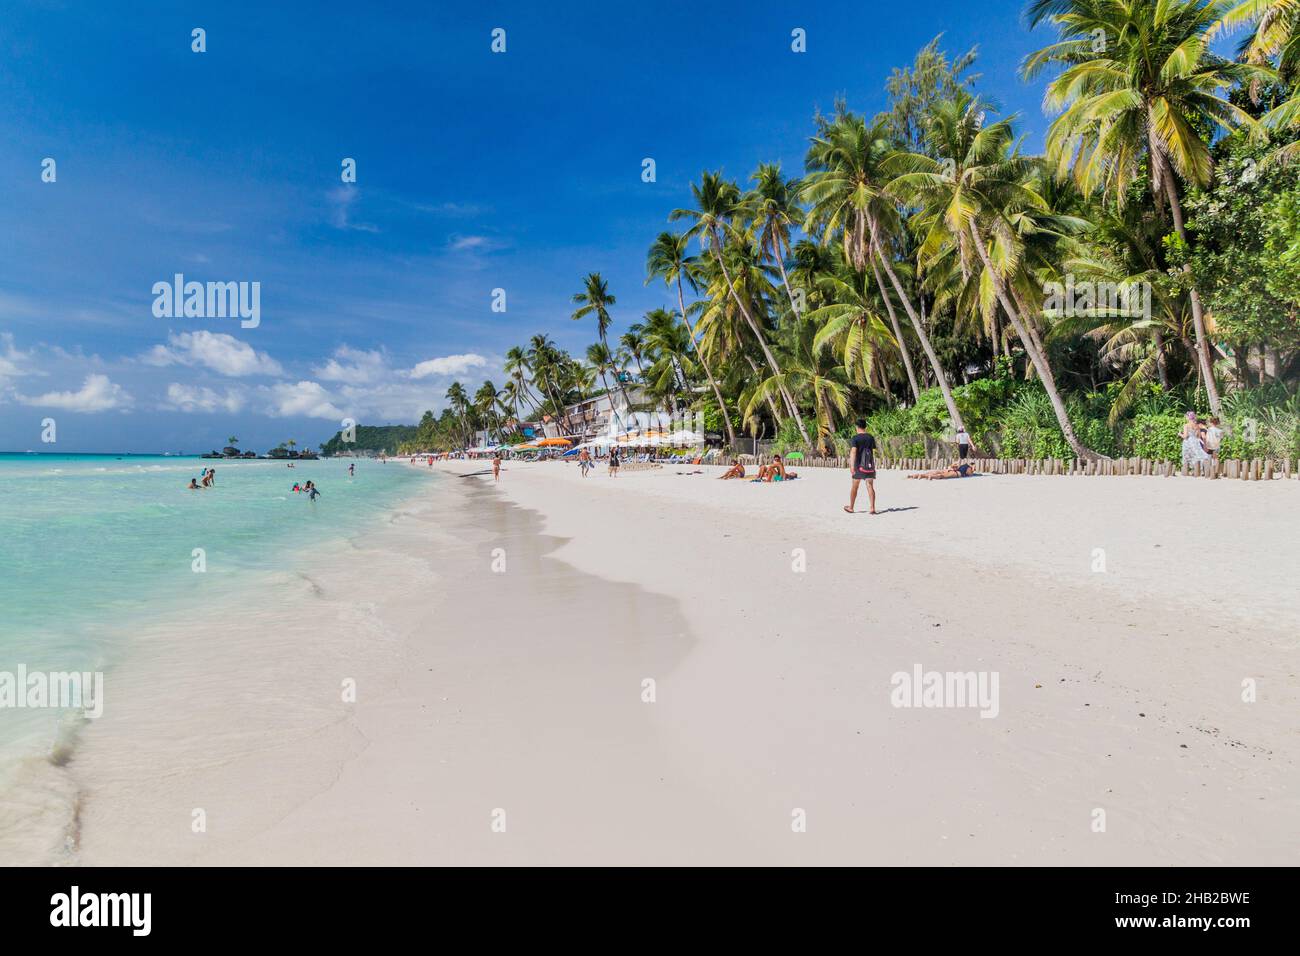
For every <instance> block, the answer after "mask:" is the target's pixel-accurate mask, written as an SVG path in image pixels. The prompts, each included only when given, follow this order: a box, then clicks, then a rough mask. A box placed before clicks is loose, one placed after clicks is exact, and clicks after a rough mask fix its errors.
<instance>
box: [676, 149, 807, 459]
mask: <svg viewBox="0 0 1300 956" xmlns="http://www.w3.org/2000/svg"><path fill="white" fill-rule="evenodd" d="M691 194H692V196H693V197H694V199H695V208H694V209H674V210H673V212H672V215H671V216H670V217H669V218H670V219H672V220H673V221H676V220H678V219H692V220H694V222H693V224H692V225H691V228H690V229H688V230H687V232H686V234H687V235H688V236H695V235H698V236H699V237H700V242H701V244H702V245H704V246H705V248H707V249H708V250H709V251H710V252H712V253H713V256H714V259H715V261H716V262H717V265H718V268H719V269H720V270H721V273H722V278H723V280H724V281H725V282H726V285H727V290H728V291H729V292H730V294H731V297H732V299H733V300H734V301H735V303H736V307H737V308H739V309H740V313H741V315H742V316H744V319H745V322H746V323H747V324H748V325H749V328H750V331H751V332H753V333H754V338H755V339H756V340H757V341H758V345H759V347H760V348H761V349H762V350H763V357H764V358H765V359H766V360H767V366H768V368H769V369H771V370H772V372H773V374H774V376H775V379H774V380H775V381H776V382H777V384H778V388H779V391H780V395H781V399H782V401H784V403H785V406H786V409H787V410H788V411H789V413H790V416H791V417H792V418H793V419H794V420H795V423H796V424H797V425H798V426H799V434H800V436H801V437H802V438H803V440H804V441H805V442H806V443H807V444H808V445H809V446H810V447H811V445H812V439H811V438H809V437H808V429H807V428H805V427H804V423H803V419H802V418H801V417H800V415H799V406H798V405H797V404H796V403H795V400H794V397H793V396H792V395H791V394H790V393H789V391H788V390H787V389H786V386H785V384H784V381H785V380H784V379H783V378H782V376H781V366H780V363H778V362H777V360H776V356H775V355H773V354H772V348H771V346H770V345H769V343H768V341H767V334H766V333H765V332H764V330H763V328H762V326H760V325H759V323H758V321H757V320H756V319H755V318H754V316H753V314H752V313H751V312H750V310H749V308H748V307H747V306H746V305H745V303H744V301H743V300H742V299H741V297H740V294H739V293H737V292H736V286H735V283H734V282H733V281H732V278H731V273H730V272H729V271H728V269H727V264H726V263H725V262H724V261H723V252H724V251H725V250H724V246H725V245H726V244H725V242H724V235H725V236H730V237H732V238H735V236H736V231H735V229H734V227H733V225H732V218H733V217H734V216H735V214H736V212H737V211H738V207H739V206H740V190H739V189H738V188H737V187H736V184H735V183H732V182H729V181H727V180H725V179H723V178H722V174H721V173H711V172H708V171H707V170H706V171H705V172H704V173H703V175H702V176H701V179H700V182H699V184H698V185H697V184H695V183H692V184H691ZM683 314H685V310H683Z"/></svg>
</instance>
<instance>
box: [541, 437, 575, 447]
mask: <svg viewBox="0 0 1300 956" xmlns="http://www.w3.org/2000/svg"><path fill="white" fill-rule="evenodd" d="M572 444H573V442H571V441H569V439H567V438H543V439H542V440H541V441H539V442H538V443H537V447H538V448H556V447H559V448H568V447H569V446H570V445H572Z"/></svg>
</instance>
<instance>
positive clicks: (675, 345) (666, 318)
mask: <svg viewBox="0 0 1300 956" xmlns="http://www.w3.org/2000/svg"><path fill="white" fill-rule="evenodd" d="M645 318H646V321H645V334H646V343H647V344H648V345H649V347H650V352H651V354H652V355H653V356H654V361H653V362H652V363H651V366H650V380H651V384H652V387H653V390H654V391H655V392H656V394H659V395H662V396H663V397H664V399H665V401H664V405H665V407H666V408H668V410H669V411H670V412H671V411H674V410H675V408H676V406H677V397H678V396H679V395H686V396H687V397H688V398H689V395H690V391H691V381H690V379H691V375H692V373H694V371H695V363H694V362H693V361H692V360H691V346H690V339H689V336H688V333H687V330H686V328H685V327H684V326H683V325H682V324H681V323H679V322H678V321H677V313H676V312H673V311H670V310H668V309H652V310H651V311H649V312H647V313H646V316H645Z"/></svg>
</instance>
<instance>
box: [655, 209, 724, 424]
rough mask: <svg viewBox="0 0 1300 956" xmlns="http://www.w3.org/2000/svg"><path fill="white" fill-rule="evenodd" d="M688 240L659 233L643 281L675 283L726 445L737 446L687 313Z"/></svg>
mask: <svg viewBox="0 0 1300 956" xmlns="http://www.w3.org/2000/svg"><path fill="white" fill-rule="evenodd" d="M688 242H690V237H689V236H686V235H681V234H677V233H672V232H661V233H659V235H658V236H657V237H656V238H655V241H654V243H653V244H652V245H651V246H650V251H649V252H648V253H647V255H646V279H645V282H646V285H649V284H650V283H651V282H652V281H653V280H655V279H663V280H664V285H669V286H676V288H677V306H678V309H679V312H678V314H679V315H680V316H681V317H682V322H683V323H685V325H686V331H687V332H688V333H690V340H691V348H692V349H695V350H696V354H697V355H698V356H699V360H700V367H701V368H703V369H704V376H705V378H707V379H708V380H709V387H710V388H712V389H713V397H714V398H715V399H716V400H717V403H718V413H719V414H720V415H721V416H722V426H723V428H725V429H726V432H727V445H728V446H730V447H733V448H734V447H735V446H736V430H735V428H734V427H733V425H732V424H731V414H730V413H729V412H728V411H727V402H726V400H725V399H724V398H723V397H722V389H721V388H719V387H718V380H717V378H715V377H714V374H713V369H712V368H711V367H710V365H709V362H708V360H707V359H706V358H705V356H704V355H703V354H702V353H701V352H700V351H699V346H698V344H697V343H696V338H695V328H694V326H692V325H691V319H690V313H689V311H688V310H687V308H686V297H685V296H684V295H683V293H682V284H683V282H684V281H685V282H689V283H690V284H691V290H692V291H698V286H697V285H696V281H695V275H696V271H697V270H696V265H697V264H696V261H695V257H694V256H688V255H687V254H686V246H687V243H688Z"/></svg>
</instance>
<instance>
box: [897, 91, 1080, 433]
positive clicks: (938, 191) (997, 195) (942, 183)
mask: <svg viewBox="0 0 1300 956" xmlns="http://www.w3.org/2000/svg"><path fill="white" fill-rule="evenodd" d="M986 113H987V108H986V107H985V105H984V104H983V103H982V102H981V101H980V100H978V99H976V98H974V97H972V96H970V95H969V94H968V93H964V92H961V93H958V94H957V95H956V96H954V97H952V98H951V99H949V100H945V101H943V102H942V103H939V104H937V105H936V106H935V107H934V109H933V110H932V112H931V115H930V117H929V126H928V138H929V142H930V145H931V151H932V153H933V154H934V156H931V155H925V154H922V153H906V154H902V153H900V154H895V155H894V156H893V157H891V159H890V160H889V163H888V165H889V167H890V168H891V169H896V170H898V172H899V175H898V176H897V177H895V179H894V180H893V181H892V182H891V183H890V184H889V190H890V192H891V193H893V194H895V195H897V196H899V198H900V199H903V200H904V201H907V202H912V203H915V204H917V205H919V206H920V207H921V212H920V214H919V225H920V226H921V227H922V228H923V229H924V230H925V233H924V234H925V238H924V240H923V241H922V243H921V247H920V249H919V250H918V257H919V258H920V260H921V262H922V263H927V262H929V261H930V260H933V259H936V258H940V257H942V255H943V254H944V253H945V251H946V250H947V247H948V246H949V245H951V246H953V247H954V248H955V249H956V251H957V254H958V255H960V257H961V261H962V262H963V263H970V262H972V261H973V260H974V259H978V261H979V263H980V264H981V265H982V266H983V268H984V269H985V271H986V273H987V275H988V281H989V283H990V285H991V286H992V289H993V292H994V294H995V295H996V297H997V299H998V302H999V303H1000V304H1001V305H1002V308H1003V311H1004V312H1005V313H1006V315H1007V317H1008V318H1009V319H1010V320H1011V324H1012V326H1013V327H1014V328H1015V330H1016V334H1017V335H1018V336H1019V337H1020V342H1021V345H1022V346H1023V347H1024V350H1025V354H1026V355H1028V356H1029V360H1030V362H1031V363H1032V364H1033V367H1034V371H1035V372H1037V373H1038V378H1039V380H1040V381H1041V382H1042V384H1043V388H1044V390H1045V391H1046V392H1047V395H1048V398H1049V400H1050V401H1051V404H1052V409H1053V410H1054V411H1055V413H1056V419H1057V423H1058V424H1059V425H1060V428H1061V432H1062V434H1063V435H1064V436H1065V440H1066V441H1067V442H1068V443H1069V445H1070V447H1071V448H1072V449H1073V450H1074V453H1075V454H1076V455H1077V456H1079V457H1080V458H1095V457H1098V456H1097V454H1096V452H1094V451H1092V450H1091V449H1089V448H1085V447H1084V446H1083V444H1082V443H1081V442H1080V441H1079V439H1078V437H1077V436H1076V435H1075V433H1074V427H1073V425H1071V423H1070V418H1069V415H1068V414H1067V413H1066V409H1065V403H1064V402H1063V401H1062V399H1061V396H1060V393H1059V392H1058V391H1057V388H1056V380H1055V378H1054V377H1053V375H1052V369H1051V366H1050V365H1049V364H1048V361H1047V356H1046V354H1045V353H1044V352H1043V350H1042V348H1041V346H1040V345H1039V344H1038V342H1037V337H1036V335H1034V334H1031V332H1030V330H1029V329H1028V328H1027V326H1026V318H1025V316H1024V314H1023V313H1022V311H1021V310H1020V309H1018V308H1017V305H1016V303H1014V302H1013V291H1014V290H1013V288H1012V285H1011V281H1012V279H1014V277H1015V275H1016V274H1017V271H1018V270H1019V268H1020V266H1021V261H1022V257H1023V255H1024V243H1023V242H1021V241H1020V240H1019V239H1018V237H1017V235H1016V231H1015V229H1014V227H1013V225H1012V223H1011V219H1010V217H1011V216H1012V215H1014V214H1015V213H1018V212H1019V211H1021V210H1024V209H1026V208H1036V209H1038V210H1041V211H1043V212H1044V213H1046V212H1048V211H1049V210H1048V208H1047V203H1046V201H1045V200H1044V199H1043V198H1042V196H1040V195H1039V194H1038V193H1037V192H1035V191H1034V190H1033V189H1032V188H1031V186H1030V185H1027V182H1028V181H1030V180H1032V178H1033V176H1034V174H1035V170H1034V163H1033V162H1032V161H1031V160H1029V159H1026V158H1024V157H1021V156H1019V155H1018V154H1015V153H1013V152H1012V151H1011V145H1012V129H1011V121H1010V120H1009V119H1003V120H1000V121H998V122H996V123H986V122H985V120H984V117H985V115H986ZM935 156H937V157H938V158H934V157H935ZM967 268H969V266H968V267H967Z"/></svg>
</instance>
